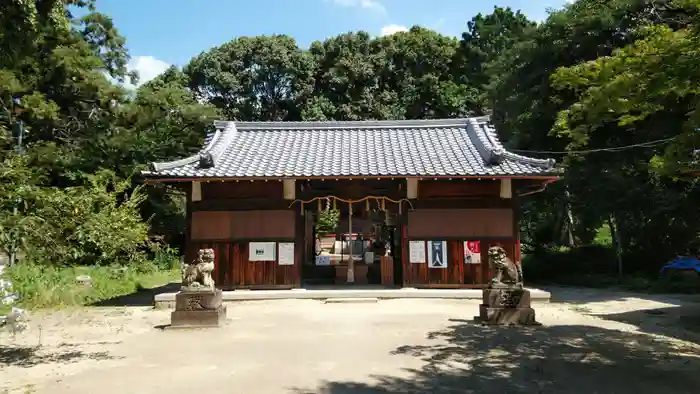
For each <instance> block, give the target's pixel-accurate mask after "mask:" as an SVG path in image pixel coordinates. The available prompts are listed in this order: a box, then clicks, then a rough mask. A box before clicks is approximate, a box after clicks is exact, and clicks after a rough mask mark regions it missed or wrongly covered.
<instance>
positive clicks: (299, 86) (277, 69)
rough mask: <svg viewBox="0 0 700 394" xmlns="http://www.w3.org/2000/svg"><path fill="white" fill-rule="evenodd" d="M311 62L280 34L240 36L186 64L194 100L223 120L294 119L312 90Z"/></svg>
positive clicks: (312, 68)
mask: <svg viewBox="0 0 700 394" xmlns="http://www.w3.org/2000/svg"><path fill="white" fill-rule="evenodd" d="M313 71H314V65H313V58H312V57H311V55H310V54H309V53H308V52H306V51H303V50H301V49H300V48H298V47H297V45H296V42H295V41H294V39H293V38H291V37H288V36H283V35H274V36H259V37H241V38H238V39H235V40H233V41H230V42H228V43H226V44H223V45H221V46H219V47H216V48H214V49H212V50H210V51H208V52H204V53H202V54H201V55H199V56H197V57H195V58H194V59H192V61H191V62H190V63H189V64H188V65H187V66H185V69H184V72H185V74H186V75H187V76H188V78H189V87H190V88H191V89H192V90H193V91H194V92H195V94H196V95H197V98H198V99H200V100H206V101H207V102H209V103H211V104H213V105H214V106H216V107H217V108H219V109H220V110H221V111H222V114H223V115H225V116H226V117H227V118H229V119H237V120H298V119H300V118H301V104H302V103H304V102H305V101H306V100H308V98H309V95H310V94H311V92H312V90H313Z"/></svg>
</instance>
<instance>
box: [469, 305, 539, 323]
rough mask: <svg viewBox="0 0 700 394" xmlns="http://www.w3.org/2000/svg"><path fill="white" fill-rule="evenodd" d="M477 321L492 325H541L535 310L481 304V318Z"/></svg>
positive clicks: (478, 317)
mask: <svg viewBox="0 0 700 394" xmlns="http://www.w3.org/2000/svg"><path fill="white" fill-rule="evenodd" d="M476 319H477V320H478V321H480V322H481V323H483V324H491V325H519V326H539V325H540V323H538V322H537V321H536V320H535V310H534V309H532V308H492V307H489V306H488V305H484V304H481V305H479V316H477V317H476Z"/></svg>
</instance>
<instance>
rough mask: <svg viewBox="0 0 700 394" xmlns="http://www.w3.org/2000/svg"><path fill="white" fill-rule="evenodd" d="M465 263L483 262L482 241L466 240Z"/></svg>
mask: <svg viewBox="0 0 700 394" xmlns="http://www.w3.org/2000/svg"><path fill="white" fill-rule="evenodd" d="M464 264H481V241H465V242H464Z"/></svg>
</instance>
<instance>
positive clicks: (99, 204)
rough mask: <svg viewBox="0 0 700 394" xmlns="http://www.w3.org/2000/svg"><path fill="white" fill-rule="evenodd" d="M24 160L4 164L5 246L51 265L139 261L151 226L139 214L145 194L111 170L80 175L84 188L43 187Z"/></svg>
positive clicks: (0, 215)
mask: <svg viewBox="0 0 700 394" xmlns="http://www.w3.org/2000/svg"><path fill="white" fill-rule="evenodd" d="M23 165H24V163H23V162H22V161H21V160H20V159H12V160H10V159H8V160H6V161H5V162H3V163H2V164H0V182H3V183H5V186H6V187H3V188H2V190H1V191H0V234H2V235H1V236H0V250H2V251H4V252H6V253H8V254H9V253H10V252H12V251H18V250H21V251H22V252H23V254H24V256H25V259H26V260H27V261H28V262H31V263H36V264H48V265H76V264H77V265H84V264H98V265H109V264H115V263H119V264H121V263H126V262H129V263H134V264H139V263H140V262H142V261H143V260H144V259H145V254H144V253H143V248H144V246H146V245H147V243H148V224H147V223H145V222H144V221H143V220H142V219H141V216H140V213H139V210H138V208H139V205H140V204H141V203H142V202H143V201H144V198H145V195H144V193H143V192H142V190H141V189H140V188H136V189H134V190H131V191H130V187H131V183H130V182H129V181H124V180H118V179H117V178H116V177H115V176H114V174H112V173H111V172H108V171H102V172H98V173H96V174H91V175H81V176H78V177H77V179H76V183H77V184H79V185H80V186H73V187H65V188H57V187H47V186H40V185H39V184H38V181H37V178H36V177H35V175H37V174H35V173H33V172H31V171H29V170H27V169H23V167H22V166H23Z"/></svg>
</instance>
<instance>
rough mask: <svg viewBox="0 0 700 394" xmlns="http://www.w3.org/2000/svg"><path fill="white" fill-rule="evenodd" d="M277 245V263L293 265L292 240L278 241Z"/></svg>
mask: <svg viewBox="0 0 700 394" xmlns="http://www.w3.org/2000/svg"><path fill="white" fill-rule="evenodd" d="M277 247H278V248H279V251H278V252H277V253H278V254H277V256H279V258H278V259H277V264H279V265H294V242H280V243H278V244H277Z"/></svg>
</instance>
